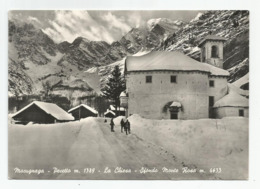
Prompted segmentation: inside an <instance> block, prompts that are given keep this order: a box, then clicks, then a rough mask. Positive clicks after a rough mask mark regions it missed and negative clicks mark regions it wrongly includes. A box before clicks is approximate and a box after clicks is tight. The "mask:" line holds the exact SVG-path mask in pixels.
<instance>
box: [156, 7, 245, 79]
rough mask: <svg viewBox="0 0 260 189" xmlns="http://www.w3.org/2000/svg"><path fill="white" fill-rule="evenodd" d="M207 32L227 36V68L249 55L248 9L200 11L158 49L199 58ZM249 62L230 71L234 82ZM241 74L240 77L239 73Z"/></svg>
mask: <svg viewBox="0 0 260 189" xmlns="http://www.w3.org/2000/svg"><path fill="white" fill-rule="evenodd" d="M208 34H212V35H218V36H221V37H226V38H227V39H228V40H227V42H226V43H225V44H224V65H223V67H224V69H230V68H232V67H234V66H236V65H238V64H240V63H242V62H244V61H245V60H246V59H248V58H249V11H207V12H205V13H199V14H198V15H197V16H196V17H195V18H194V19H193V20H191V21H190V22H189V23H188V24H187V25H185V26H184V27H182V28H181V29H179V30H178V31H177V32H175V33H174V34H173V35H171V36H169V37H168V38H167V39H166V40H165V42H164V44H163V46H162V47H161V48H159V50H166V51H174V50H179V51H182V52H183V53H185V54H187V55H188V56H190V57H192V58H194V59H196V60H199V55H200V49H199V48H197V45H198V43H199V42H200V41H201V40H202V39H203V38H204V37H205V36H207V35H208ZM248 71H249V70H248V66H247V65H245V66H244V67H243V68H241V69H237V70H235V71H233V72H231V73H230V74H231V76H230V78H229V81H230V82H233V81H235V80H237V79H239V77H242V76H243V75H245V74H246V73H247V72H248ZM238 75H239V77H237V76H238Z"/></svg>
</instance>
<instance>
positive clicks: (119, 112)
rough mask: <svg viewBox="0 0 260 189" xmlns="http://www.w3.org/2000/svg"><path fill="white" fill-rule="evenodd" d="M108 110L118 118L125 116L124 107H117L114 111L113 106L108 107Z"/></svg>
mask: <svg viewBox="0 0 260 189" xmlns="http://www.w3.org/2000/svg"><path fill="white" fill-rule="evenodd" d="M108 110H110V111H112V112H114V113H115V115H118V116H125V112H126V110H125V108H124V107H117V109H116V108H115V107H114V106H113V105H110V106H109V108H108Z"/></svg>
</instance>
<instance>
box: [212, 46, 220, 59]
mask: <svg viewBox="0 0 260 189" xmlns="http://www.w3.org/2000/svg"><path fill="white" fill-rule="evenodd" d="M211 57H212V58H218V57H219V56H218V47H217V46H215V45H214V46H212V47H211Z"/></svg>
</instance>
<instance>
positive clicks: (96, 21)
mask: <svg viewBox="0 0 260 189" xmlns="http://www.w3.org/2000/svg"><path fill="white" fill-rule="evenodd" d="M31 19H32V18H31ZM48 23H49V26H48V27H46V28H45V29H43V32H45V33H46V34H47V35H49V36H50V37H51V38H52V39H53V40H55V41H56V42H62V41H68V42H72V41H73V40H74V39H75V38H77V37H79V36H82V37H85V38H87V39H88V40H91V41H101V40H104V41H106V42H109V43H111V42H113V41H115V40H116V36H122V35H123V34H125V33H126V32H128V31H129V30H130V29H131V28H130V26H129V25H128V24H126V20H125V19H124V18H123V17H117V16H115V15H113V14H112V13H111V12H100V14H96V15H95V17H92V16H91V15H90V14H89V13H88V12H87V11H78V10H75V11H55V17H54V19H53V20H49V21H48Z"/></svg>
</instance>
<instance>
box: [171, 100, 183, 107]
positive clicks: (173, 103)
mask: <svg viewBox="0 0 260 189" xmlns="http://www.w3.org/2000/svg"><path fill="white" fill-rule="evenodd" d="M170 107H179V108H180V107H181V103H179V102H175V101H173V102H172V104H171V105H170Z"/></svg>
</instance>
